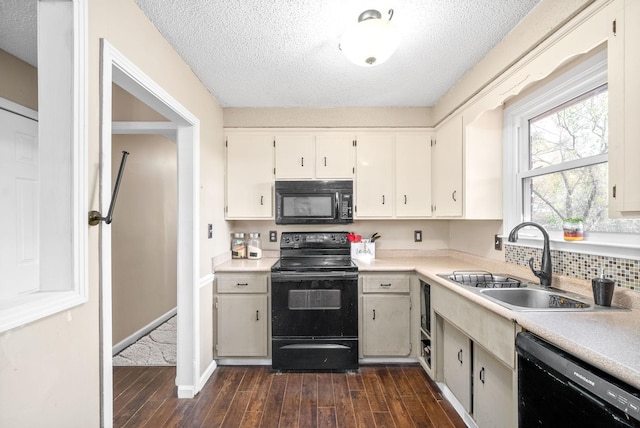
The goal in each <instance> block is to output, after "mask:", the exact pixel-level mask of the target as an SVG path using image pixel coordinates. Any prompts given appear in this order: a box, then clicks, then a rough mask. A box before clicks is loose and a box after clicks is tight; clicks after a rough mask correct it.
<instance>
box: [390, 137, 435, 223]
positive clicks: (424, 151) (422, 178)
mask: <svg viewBox="0 0 640 428" xmlns="http://www.w3.org/2000/svg"><path fill="white" fill-rule="evenodd" d="M430 145H431V138H430V135H429V134H426V133H425V134H398V135H396V144H395V155H396V157H395V178H396V183H395V208H396V213H395V214H396V217H419V218H424V217H430V216H431V146H430Z"/></svg>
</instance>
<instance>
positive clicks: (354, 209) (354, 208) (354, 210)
mask: <svg viewBox="0 0 640 428" xmlns="http://www.w3.org/2000/svg"><path fill="white" fill-rule="evenodd" d="M353 212H356V213H357V212H358V206H357V205H356V206H355V207H353Z"/></svg>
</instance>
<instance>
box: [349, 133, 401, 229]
mask: <svg viewBox="0 0 640 428" xmlns="http://www.w3.org/2000/svg"><path fill="white" fill-rule="evenodd" d="M393 143H394V137H393V136H392V135H373V134H366V135H361V136H358V140H357V145H356V164H357V170H356V177H357V178H356V216H357V217H358V218H364V217H379V218H380V217H382V218H384V217H391V216H392V215H393V199H392V192H393V146H394V144H393Z"/></svg>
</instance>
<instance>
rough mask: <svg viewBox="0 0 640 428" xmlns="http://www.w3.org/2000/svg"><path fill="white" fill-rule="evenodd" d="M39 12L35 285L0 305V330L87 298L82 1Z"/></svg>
mask: <svg viewBox="0 0 640 428" xmlns="http://www.w3.org/2000/svg"><path fill="white" fill-rule="evenodd" d="M37 13H38V19H37V23H38V24H37V25H38V71H39V73H38V89H39V90H38V120H39V122H38V145H39V156H40V160H39V166H40V167H39V174H40V180H39V182H40V196H39V199H40V219H39V222H40V227H39V229H40V243H41V246H40V257H39V259H40V260H39V261H40V280H39V284H38V291H34V292H32V293H27V294H23V295H17V296H14V297H10V298H7V299H2V300H1V301H0V333H3V332H5V331H9V330H12V329H14V328H17V327H21V326H23V325H25V324H28V323H31V322H34V321H37V320H40V319H42V318H45V317H47V316H50V315H53V314H56V313H60V312H63V311H65V310H68V309H70V308H72V307H75V306H78V305H81V304H83V303H86V302H87V301H88V289H89V286H88V282H89V281H88V271H87V269H88V255H87V241H88V225H87V219H88V217H87V212H88V209H87V182H88V180H87V172H86V168H87V149H86V145H87V140H88V115H87V93H88V91H87V82H88V80H87V57H88V55H87V53H88V50H87V34H88V32H87V0H62V1H55V2H51V1H46V0H39V1H38V11H37ZM70 29H71V31H69V30H70ZM59 76H68V78H69V80H66V81H60V79H59ZM49 160H53V161H52V162H48V161H49Z"/></svg>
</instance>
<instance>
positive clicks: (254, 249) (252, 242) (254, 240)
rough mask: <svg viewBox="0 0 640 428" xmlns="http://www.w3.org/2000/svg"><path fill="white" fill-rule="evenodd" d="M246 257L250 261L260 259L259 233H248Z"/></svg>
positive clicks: (260, 244) (260, 242)
mask: <svg viewBox="0 0 640 428" xmlns="http://www.w3.org/2000/svg"><path fill="white" fill-rule="evenodd" d="M247 257H248V258H250V259H254V260H257V259H261V258H262V241H261V240H260V234H259V233H257V232H256V233H250V234H249V240H248V241H247Z"/></svg>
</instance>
